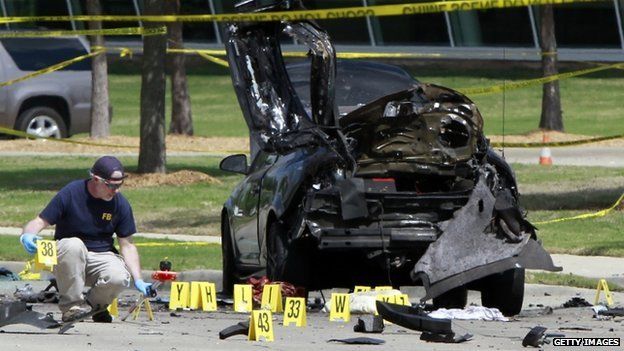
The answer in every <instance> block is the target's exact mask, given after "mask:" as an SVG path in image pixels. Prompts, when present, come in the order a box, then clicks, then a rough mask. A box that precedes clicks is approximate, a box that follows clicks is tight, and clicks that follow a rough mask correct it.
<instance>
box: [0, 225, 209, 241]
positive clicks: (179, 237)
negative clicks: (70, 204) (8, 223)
mask: <svg viewBox="0 0 624 351" xmlns="http://www.w3.org/2000/svg"><path fill="white" fill-rule="evenodd" d="M0 234H4V235H15V236H19V235H21V234H22V228H17V227H0ZM40 234H41V235H47V236H53V235H54V230H53V229H44V230H42V231H41V233H40ZM132 235H133V236H136V237H141V238H150V239H169V240H175V241H190V242H206V243H211V244H219V245H220V244H221V237H220V236H218V235H187V234H162V233H134V234H132Z"/></svg>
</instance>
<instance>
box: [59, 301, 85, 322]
mask: <svg viewBox="0 0 624 351" xmlns="http://www.w3.org/2000/svg"><path fill="white" fill-rule="evenodd" d="M89 312H91V307H89V305H87V304H82V305H76V306H72V307H70V308H69V309H68V310H67V311H65V312H63V315H62V316H61V320H62V321H63V322H64V323H67V322H73V321H76V320H80V319H83V318H84V317H85V316H86V315H88V314H89Z"/></svg>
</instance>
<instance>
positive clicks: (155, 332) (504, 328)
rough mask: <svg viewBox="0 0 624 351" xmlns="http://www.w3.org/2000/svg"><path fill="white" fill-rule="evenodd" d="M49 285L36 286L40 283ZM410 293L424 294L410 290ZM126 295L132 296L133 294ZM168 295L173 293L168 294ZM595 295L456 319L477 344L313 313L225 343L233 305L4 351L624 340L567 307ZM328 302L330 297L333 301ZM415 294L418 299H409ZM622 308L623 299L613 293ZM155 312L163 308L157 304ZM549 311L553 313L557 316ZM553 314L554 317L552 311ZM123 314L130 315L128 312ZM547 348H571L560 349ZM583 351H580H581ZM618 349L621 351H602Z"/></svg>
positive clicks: (238, 317) (25, 334) (33, 340)
mask: <svg viewBox="0 0 624 351" xmlns="http://www.w3.org/2000/svg"><path fill="white" fill-rule="evenodd" d="M16 283H20V284H23V282H1V283H0V291H1V292H3V293H5V294H9V295H10V294H11V293H12V291H14V289H15V286H16ZM41 283H42V282H36V283H35V284H39V285H41ZM406 291H407V292H408V293H411V294H416V293H417V292H415V291H411V290H406ZM124 295H125V296H127V295H133V293H132V292H128V294H124ZM161 295H167V293H166V292H164V293H161ZM594 295H595V291H593V290H587V289H578V288H570V287H554V286H543V285H527V287H526V295H525V305H524V308H523V311H522V312H521V314H520V315H518V316H517V317H515V318H513V319H512V320H511V321H508V322H491V321H489V322H486V321H470V320H461V321H460V320H455V321H453V330H454V331H455V332H456V334H466V333H470V334H472V335H473V337H472V339H471V340H469V341H467V342H465V343H462V344H441V343H427V342H424V341H421V340H420V332H417V331H413V330H409V329H406V328H402V327H399V326H396V325H386V328H385V330H384V332H383V333H381V334H362V333H355V332H353V325H354V324H355V323H356V321H357V316H355V315H352V316H351V321H350V322H330V321H329V319H328V314H326V313H322V312H312V311H310V312H308V316H307V324H308V325H307V327H305V328H297V327H293V326H288V327H285V326H283V325H282V318H283V316H282V315H281V314H275V315H274V316H273V328H274V337H275V341H273V342H266V341H247V338H246V337H245V336H242V335H238V336H233V337H231V338H229V339H226V340H219V338H218V333H219V331H220V330H222V329H224V328H226V327H228V326H231V325H234V324H236V323H238V322H240V321H244V320H245V319H247V316H248V315H247V314H242V313H235V312H233V311H232V309H231V307H228V306H226V307H220V308H219V311H218V312H197V311H183V312H178V313H177V314H176V316H172V315H170V312H169V311H162V312H156V313H155V320H154V321H148V320H147V317H146V315H145V314H144V313H142V314H141V316H140V317H139V319H138V320H136V321H133V320H130V319H129V320H128V321H126V322H121V321H119V320H115V321H114V322H113V323H112V324H95V323H92V322H90V321H88V322H83V323H78V324H76V325H75V327H74V328H73V329H71V330H69V331H68V332H67V333H66V334H64V335H58V334H57V333H56V331H55V330H39V329H37V328H34V327H31V326H28V325H21V324H20V325H10V326H5V327H2V328H0V345H2V350H63V351H79V350H80V351H82V350H107V351H110V350H146V351H159V350H167V351H173V350H263V349H269V350H289V351H290V350H315V351H316V350H353V349H357V350H388V349H392V350H410V351H412V350H466V349H470V350H480V349H483V350H518V349H523V347H522V346H521V345H522V339H523V338H524V336H525V335H526V334H527V333H528V332H529V330H530V329H531V328H533V327H535V326H538V325H540V326H544V327H546V328H547V331H546V334H549V333H557V334H564V335H565V336H566V337H620V338H621V337H623V336H624V325H623V323H622V321H623V320H624V319H623V318H622V317H616V318H613V319H609V320H598V319H596V318H594V317H593V311H592V310H591V308H589V307H578V308H562V307H561V305H562V304H563V303H564V302H566V301H568V300H569V299H571V298H572V297H581V298H584V299H586V300H587V301H590V302H593V299H594ZM326 296H327V295H326ZM410 296H411V295H410ZM614 300H615V301H616V303H619V304H622V302H623V301H624V294H621V293H616V294H614ZM469 302H475V303H479V298H478V294H477V293H472V292H471V294H470V295H469ZM153 306H156V305H153ZM549 307H552V310H550V308H549ZM34 309H35V310H36V311H41V312H53V313H54V317H55V318H57V319H58V318H60V313H59V312H58V311H57V306H56V305H53V304H36V305H35V306H34ZM545 311H550V312H545ZM121 312H122V315H123V313H124V309H123V308H121ZM354 337H372V338H376V339H381V340H384V342H385V344H384V345H381V346H372V345H366V346H357V348H356V347H355V346H350V345H344V344H340V343H336V342H328V340H330V339H343V338H354ZM547 348H548V349H562V350H565V349H568V348H553V347H552V346H548V347H547ZM574 349H579V348H574ZM580 349H582V348H580ZM602 349H603V350H613V349H621V348H602Z"/></svg>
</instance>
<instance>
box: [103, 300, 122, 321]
mask: <svg viewBox="0 0 624 351" xmlns="http://www.w3.org/2000/svg"><path fill="white" fill-rule="evenodd" d="M118 305H119V303H118V302H117V299H113V302H111V303H110V305H108V307H107V308H106V309H107V310H108V313H109V314H110V315H111V316H113V317H115V318H119V307H118Z"/></svg>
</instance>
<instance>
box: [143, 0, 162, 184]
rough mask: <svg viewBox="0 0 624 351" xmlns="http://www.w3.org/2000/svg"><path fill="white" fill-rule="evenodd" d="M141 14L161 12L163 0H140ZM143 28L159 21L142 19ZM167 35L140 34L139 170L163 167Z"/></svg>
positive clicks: (159, 169) (158, 170)
mask: <svg viewBox="0 0 624 351" xmlns="http://www.w3.org/2000/svg"><path fill="white" fill-rule="evenodd" d="M143 4H144V9H145V11H144V12H145V15H147V16H150V15H163V14H164V10H163V9H164V5H165V4H164V2H163V0H144V1H143ZM143 25H144V26H145V27H146V28H153V27H158V26H161V25H162V24H161V23H156V22H144V23H143ZM166 50H167V37H166V36H164V35H150V36H144V37H143V67H142V80H141V145H140V148H139V169H138V171H139V173H164V172H165V171H166V168H165V167H166V166H165V158H166V154H165V86H166V81H165V78H166V77H165V56H166Z"/></svg>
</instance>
